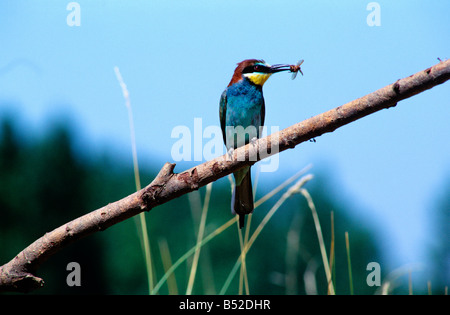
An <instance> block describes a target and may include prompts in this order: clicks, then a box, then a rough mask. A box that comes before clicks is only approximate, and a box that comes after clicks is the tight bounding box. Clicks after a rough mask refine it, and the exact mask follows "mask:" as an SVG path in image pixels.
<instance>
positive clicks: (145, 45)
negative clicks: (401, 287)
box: [0, 0, 450, 267]
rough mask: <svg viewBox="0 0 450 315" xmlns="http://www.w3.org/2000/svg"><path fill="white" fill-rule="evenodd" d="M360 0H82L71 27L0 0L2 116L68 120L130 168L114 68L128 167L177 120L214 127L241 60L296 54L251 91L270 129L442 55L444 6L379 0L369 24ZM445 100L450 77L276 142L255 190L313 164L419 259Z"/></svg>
mask: <svg viewBox="0 0 450 315" xmlns="http://www.w3.org/2000/svg"><path fill="white" fill-rule="evenodd" d="M369 2H370V1H261V0H260V1H82V0H80V1H77V3H78V4H79V5H80V9H81V12H80V18H81V19H80V21H81V25H80V26H73V27H70V26H68V25H67V22H66V19H67V15H68V14H70V11H68V10H66V6H67V4H68V3H69V1H8V0H7V1H2V2H1V3H0V43H1V44H2V45H1V48H0V115H4V113H5V112H13V113H17V114H20V117H22V122H21V123H22V125H21V126H22V128H23V131H22V132H23V133H25V134H26V133H27V131H29V133H33V134H36V132H37V134H39V133H40V132H44V131H45V130H46V127H47V125H48V123H49V121H50V120H51V119H52V118H55V119H56V118H57V117H59V116H61V115H62V116H64V117H68V118H70V119H72V120H73V126H74V127H75V128H76V129H77V133H78V135H79V140H78V144H77V146H78V148H79V149H80V150H86V152H90V150H98V151H100V150H102V149H108V150H109V151H110V152H112V153H113V154H115V155H117V156H119V157H121V158H123V159H126V160H130V163H131V153H130V134H129V125H128V117H127V111H126V108H125V106H124V100H123V97H122V92H121V90H120V87H119V84H118V82H117V79H116V77H115V74H114V70H113V69H114V66H118V67H119V68H120V71H121V73H122V76H123V78H124V80H125V82H126V84H127V86H128V89H129V92H130V97H131V104H132V107H133V114H134V120H135V122H134V123H135V128H136V140H137V149H138V153H139V162H140V164H141V165H152V166H154V167H155V168H157V167H160V166H162V165H163V164H164V163H165V162H166V161H171V160H172V157H171V154H170V152H171V147H172V145H173V144H174V142H175V141H176V140H174V139H172V138H171V131H172V129H173V128H174V127H176V126H180V125H184V126H187V127H189V128H193V123H194V118H202V123H203V127H206V126H211V125H218V102H219V98H220V94H221V93H222V91H223V90H224V88H225V87H226V85H227V84H228V82H229V80H230V78H231V75H232V73H233V70H234V67H235V64H236V63H237V62H239V61H241V60H243V59H247V58H261V59H265V60H266V62H268V63H272V64H276V63H295V62H297V61H298V60H299V59H304V60H305V62H304V64H303V66H302V69H303V72H304V76H303V77H301V76H298V77H297V79H296V80H294V81H292V80H291V79H290V75H289V74H287V73H281V74H277V75H274V76H273V77H272V78H270V79H269V81H268V82H267V83H266V84H265V86H264V96H265V100H266V125H268V126H279V127H280V129H282V128H285V127H288V126H290V125H292V124H294V123H297V122H299V121H301V120H303V119H306V118H309V117H311V116H314V115H316V114H319V113H322V112H324V111H326V110H329V109H331V108H334V107H337V106H339V105H342V104H344V103H347V102H349V101H351V100H353V99H355V98H358V97H360V96H363V95H365V94H367V93H370V92H372V91H374V90H376V89H378V88H381V87H383V86H385V85H387V84H390V83H392V82H395V81H396V80H397V79H400V78H403V77H406V76H409V75H411V74H413V73H416V72H418V71H420V70H423V69H425V68H427V67H429V66H431V65H434V64H436V63H437V62H438V60H437V58H438V57H440V58H441V59H445V58H448V57H450V56H449V53H450V40H448V38H449V34H450V20H449V19H448V12H450V2H449V1H377V3H378V4H379V5H380V10H381V11H380V12H381V20H380V21H381V25H380V26H373V27H370V26H368V24H367V21H366V19H367V16H368V14H369V13H370V11H368V10H366V7H367V4H368V3H369ZM449 96H450V83H449V82H447V83H446V84H444V85H441V86H438V87H436V88H433V89H432V90H429V91H426V92H424V93H422V94H419V95H417V96H414V97H412V98H410V99H408V100H405V101H403V102H400V103H399V104H398V105H397V107H395V108H393V109H389V110H383V111H381V112H378V113H375V114H373V115H370V116H369V117H366V118H364V119H361V120H358V121H356V122H354V123H352V124H350V125H347V126H345V127H343V128H340V129H338V130H336V131H335V132H333V133H331V134H326V135H324V136H322V137H319V138H317V139H316V140H317V142H316V143H310V142H308V143H305V144H302V145H300V146H299V147H297V148H296V149H295V150H289V151H288V152H283V153H282V154H281V155H280V167H279V170H278V172H277V173H264V174H262V175H261V177H260V180H261V182H260V185H262V183H264V182H265V183H266V185H267V187H269V188H270V187H273V186H275V185H277V184H278V183H280V182H281V181H282V180H283V179H284V178H287V177H288V176H289V175H290V174H291V173H292V171H293V170H298V169H301V168H303V167H304V166H305V165H307V164H310V163H312V164H313V165H314V169H317V170H319V169H323V168H325V169H326V171H327V172H328V173H329V176H330V178H331V180H332V181H333V183H335V184H336V192H335V193H336V194H337V195H338V196H342V198H343V199H345V200H347V202H348V201H349V200H350V202H351V204H349V206H350V207H352V206H357V207H358V209H363V210H364V212H363V213H361V211H362V210H360V212H359V213H355V214H354V215H355V216H357V217H358V218H360V219H361V220H363V221H365V222H369V223H370V224H372V225H374V226H376V227H377V229H378V230H379V231H380V233H381V234H382V235H383V238H384V240H385V244H386V246H387V249H388V250H389V252H390V253H391V255H392V262H393V266H392V267H399V266H402V265H404V264H409V263H417V262H425V250H426V247H427V246H428V245H429V244H430V243H431V242H432V240H431V239H430V236H431V235H432V234H431V230H430V228H431V222H432V217H431V216H430V213H431V211H432V210H433V207H434V206H435V204H434V202H435V200H436V198H437V197H438V196H440V195H443V191H444V188H445V187H444V184H445V183H446V180H448V178H449V176H450V146H449V145H448V135H449V134H450V124H449V123H448V119H449V117H450V106H449V105H450V104H449ZM184 167H185V164H183V163H179V164H178V166H177V168H176V171H182V170H183V169H184ZM314 169H313V170H314ZM447 182H448V181H447ZM443 237H445V236H443ZM446 237H448V235H447V236H446Z"/></svg>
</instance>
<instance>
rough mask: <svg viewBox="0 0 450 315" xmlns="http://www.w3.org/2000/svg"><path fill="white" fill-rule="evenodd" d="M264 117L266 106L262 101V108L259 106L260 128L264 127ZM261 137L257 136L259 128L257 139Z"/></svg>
mask: <svg viewBox="0 0 450 315" xmlns="http://www.w3.org/2000/svg"><path fill="white" fill-rule="evenodd" d="M265 116H266V105H265V102H264V99H263V101H262V106H261V127H263V126H264V118H265ZM259 137H261V135H260V134H259V128H258V138H259Z"/></svg>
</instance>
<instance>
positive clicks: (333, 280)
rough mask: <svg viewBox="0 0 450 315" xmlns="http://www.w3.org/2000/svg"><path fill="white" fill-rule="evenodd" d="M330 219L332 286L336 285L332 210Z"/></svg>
mask: <svg viewBox="0 0 450 315" xmlns="http://www.w3.org/2000/svg"><path fill="white" fill-rule="evenodd" d="M330 220H331V241H330V259H329V261H330V270H331V279H332V283H331V285H332V286H333V287H336V264H335V263H334V259H335V257H334V256H335V254H334V246H335V241H334V211H331V214H330ZM328 294H331V292H330V290H328Z"/></svg>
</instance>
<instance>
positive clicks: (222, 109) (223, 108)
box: [219, 90, 227, 145]
mask: <svg viewBox="0 0 450 315" xmlns="http://www.w3.org/2000/svg"><path fill="white" fill-rule="evenodd" d="M219 117H220V128H222V136H223V142H224V143H225V145H226V144H227V141H226V134H225V127H226V119H227V90H225V91H223V93H222V95H221V96H220V106H219Z"/></svg>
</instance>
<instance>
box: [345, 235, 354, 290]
mask: <svg viewBox="0 0 450 315" xmlns="http://www.w3.org/2000/svg"><path fill="white" fill-rule="evenodd" d="M345 248H346V250H347V265H348V282H349V285H350V295H353V277H352V261H351V258H350V241H349V237H348V232H347V231H346V232H345Z"/></svg>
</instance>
